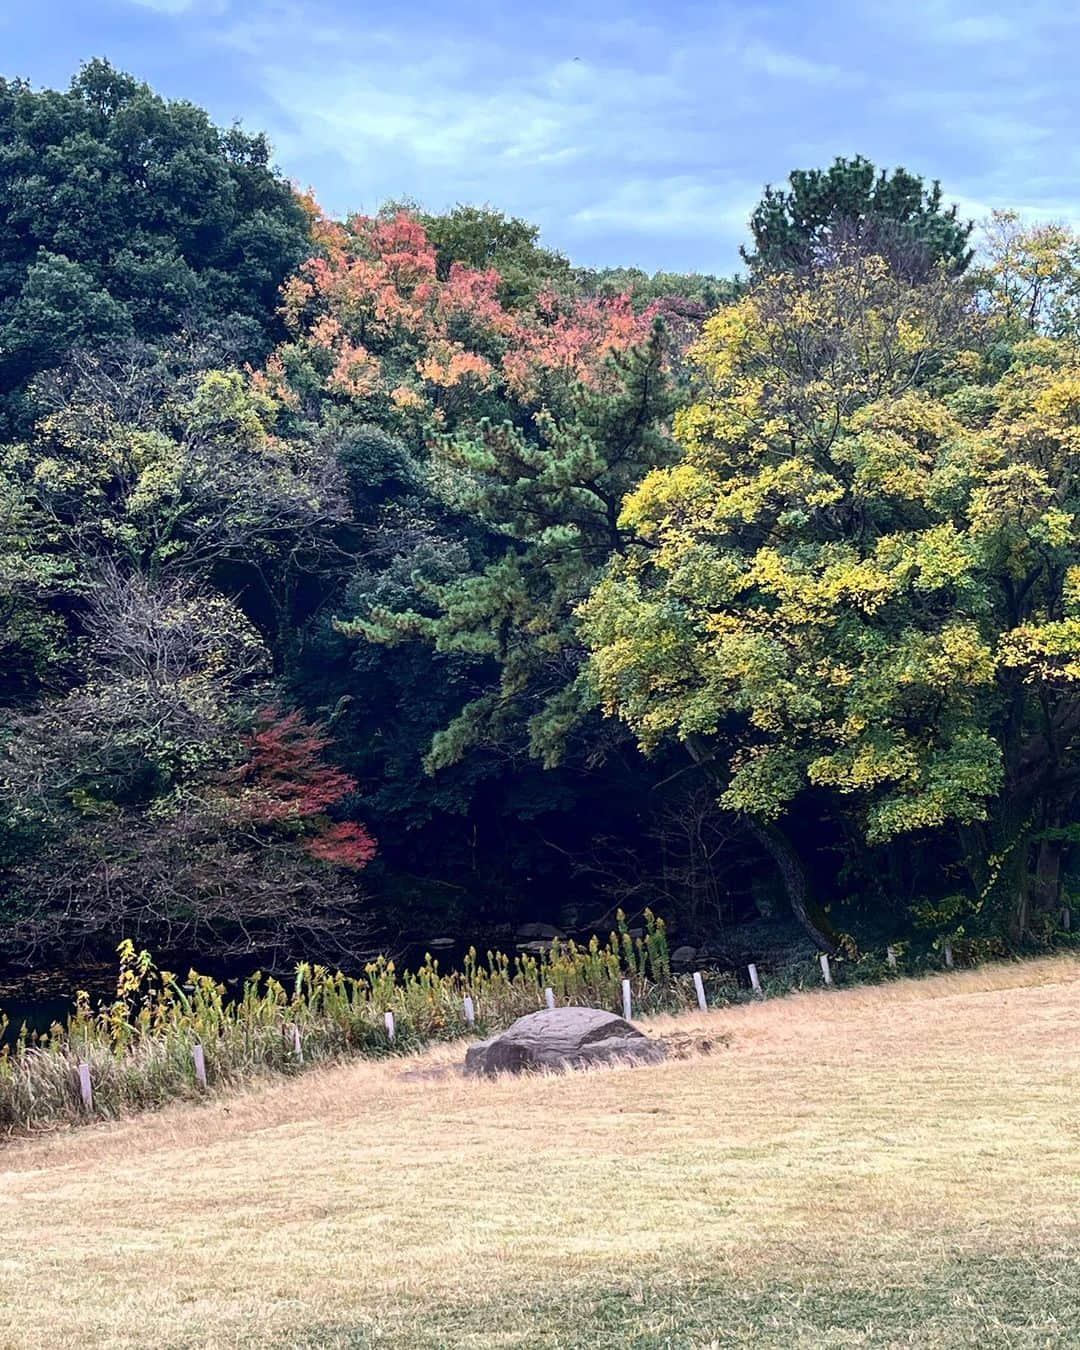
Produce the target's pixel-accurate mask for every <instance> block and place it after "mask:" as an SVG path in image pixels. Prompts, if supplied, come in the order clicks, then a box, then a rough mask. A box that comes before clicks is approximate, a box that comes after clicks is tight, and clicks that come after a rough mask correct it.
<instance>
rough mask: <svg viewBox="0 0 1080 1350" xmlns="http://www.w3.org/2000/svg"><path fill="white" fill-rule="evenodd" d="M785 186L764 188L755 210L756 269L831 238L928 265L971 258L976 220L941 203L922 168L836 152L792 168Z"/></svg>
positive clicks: (748, 257)
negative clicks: (827, 160) (821, 163)
mask: <svg viewBox="0 0 1080 1350" xmlns="http://www.w3.org/2000/svg"><path fill="white" fill-rule="evenodd" d="M788 184H789V186H788V187H786V188H774V187H772V186H769V187H766V189H765V194H764V196H763V197H762V199H761V201H760V202H759V203H758V204H757V206H756V207H755V208H754V211H753V214H752V215H751V217H750V230H751V233H752V234H753V236H754V247H753V249H749V250H748V249H746V248H743V249H742V250H741V252H742V256H743V258H744V259H745V261H746V262H747V263H749V265H750V267H751V268H752V269H753V270H754V272H756V273H757V272H767V271H775V270H778V269H779V270H784V269H787V268H792V267H803V266H806V265H807V264H809V263H811V262H813V261H814V258H815V256H816V255H817V254H818V253H819V251H820V250H821V249H822V248H827V247H828V246H829V245H830V244H831V243H844V244H847V243H851V242H852V241H853V239H854V240H858V241H860V242H862V243H863V244H864V245H865V246H867V247H868V248H869V249H870V250H871V251H873V252H880V253H883V254H885V255H886V256H890V257H891V258H892V259H894V260H895V261H898V262H901V263H903V264H905V270H908V271H912V270H914V271H916V272H919V271H923V272H925V270H926V268H927V267H928V266H932V265H933V264H935V263H938V262H941V263H944V264H945V266H946V267H947V268H948V270H949V271H950V272H953V273H957V274H958V273H960V272H963V271H964V270H965V269H966V268H967V266H968V264H969V263H970V262H971V259H972V250H971V249H970V248H969V246H968V241H969V238H970V236H971V231H972V224H971V222H970V221H962V220H959V219H958V218H957V207H956V205H955V204H954V205H952V206H950V207H945V206H943V204H942V196H941V184H940V183H939V182H938V181H937V180H936V179H935V180H934V181H933V182H932V183H931V184H930V185H929V186H927V184H926V181H925V180H924V179H923V178H920V177H919V176H918V175H917V174H913V173H908V171H907V170H906V169H903V168H897V169H893V170H892V171H891V172H890V171H889V170H887V169H877V168H876V167H875V166H874V165H873V164H872V163H871V162H870V160H868V159H865V158H864V157H863V156H862V155H856V156H855V157H854V158H853V159H844V158H843V157H838V158H837V159H836V160H834V161H833V163H832V164H831V165H830V166H829V168H827V169H795V170H794V171H793V172H792V173H791V174H790V175H789V177H788Z"/></svg>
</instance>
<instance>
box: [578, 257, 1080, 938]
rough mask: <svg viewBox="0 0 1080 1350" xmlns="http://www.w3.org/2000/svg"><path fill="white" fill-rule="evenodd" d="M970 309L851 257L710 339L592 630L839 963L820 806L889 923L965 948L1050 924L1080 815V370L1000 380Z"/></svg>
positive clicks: (1043, 367)
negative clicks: (797, 841) (762, 852)
mask: <svg viewBox="0 0 1080 1350" xmlns="http://www.w3.org/2000/svg"><path fill="white" fill-rule="evenodd" d="M970 294H971V293H970V289H969V288H967V287H964V286H962V285H960V284H959V283H957V282H955V281H950V280H949V279H948V277H947V276H945V275H944V274H935V275H932V276H931V277H930V278H928V279H926V280H923V281H921V282H911V281H903V280H901V279H898V278H897V276H896V274H895V273H894V272H893V270H892V269H891V268H890V266H889V265H888V263H887V262H886V261H885V260H883V259H880V258H873V257H867V256H866V255H865V254H864V253H862V252H861V251H860V250H858V249H856V250H853V251H852V252H851V253H849V254H848V255H847V257H846V259H844V260H842V261H840V262H839V263H837V264H836V265H835V266H833V267H831V268H829V269H826V270H824V271H820V270H819V271H816V272H815V273H813V274H811V275H804V274H794V275H792V274H774V275H771V276H767V277H765V278H764V279H763V280H762V281H761V282H759V284H758V285H757V286H756V287H755V288H754V289H753V290H752V291H751V292H750V293H749V294H748V296H747V297H746V298H745V299H744V300H742V301H741V302H739V303H738V304H737V305H735V306H733V307H731V308H729V309H728V310H725V311H721V312H720V313H719V314H718V315H717V316H715V317H714V318H713V319H712V320H710V321H709V323H708V324H707V325H706V331H705V336H704V339H703V341H702V343H701V344H700V346H699V348H698V350H697V361H698V363H699V366H700V369H701V375H702V379H703V381H704V385H703V396H702V397H701V398H700V399H699V400H698V401H697V402H695V403H693V404H691V405H690V406H688V407H686V408H684V409H681V410H680V412H679V414H678V416H677V419H676V431H677V436H678V439H679V441H680V443H681V445H682V450H683V454H682V458H681V460H680V461H679V463H677V464H676V465H674V466H672V467H670V468H666V469H664V468H662V469H658V470H656V471H654V472H653V473H652V474H650V475H648V476H647V477H646V478H645V480H644V481H643V483H642V484H641V485H640V487H639V488H638V489H637V491H636V492H635V493H633V494H632V495H631V496H630V497H629V498H628V499H627V502H626V504H625V506H624V509H623V513H622V518H621V521H622V525H623V527H624V528H625V529H627V530H633V531H635V532H636V533H637V535H638V536H639V537H640V540H641V544H640V546H639V547H637V548H635V549H631V550H629V551H628V552H627V554H626V555H625V556H623V557H620V558H618V559H616V561H615V562H614V564H613V565H612V567H611V569H610V571H609V573H608V575H607V576H606V577H605V579H604V580H603V581H602V582H601V583H600V584H599V585H598V587H597V588H596V590H595V591H594V593H593V595H592V597H591V598H590V599H589V601H588V602H587V604H586V605H585V607H584V610H583V617H584V622H585V629H586V633H587V635H588V637H589V640H590V642H591V644H592V648H593V653H594V655H593V662H592V673H593V678H594V679H595V681H596V684H597V687H598V689H599V691H600V693H601V696H602V698H603V700H604V703H605V705H606V707H607V708H608V710H609V711H610V712H611V713H613V714H615V715H618V716H619V717H621V718H622V719H623V720H625V721H626V722H627V723H628V724H629V725H630V726H631V727H632V728H633V729H634V731H635V733H636V735H637V737H638V739H639V742H640V743H641V745H642V746H643V748H645V749H646V750H653V749H655V748H656V747H657V746H659V745H661V744H663V743H664V742H666V741H668V740H669V739H672V740H676V741H678V742H681V743H682V744H684V745H686V746H687V747H688V748H689V749H690V750H691V752H692V753H693V754H695V755H696V756H697V757H698V758H699V759H700V760H701V761H703V762H705V763H707V764H708V765H709V767H710V769H711V770H712V772H713V773H714V775H715V777H716V780H717V790H718V792H719V793H720V794H721V797H722V800H723V801H724V803H725V804H726V805H727V806H728V807H729V808H730V809H732V810H734V811H736V812H738V813H741V814H742V815H743V816H744V817H745V818H746V819H748V821H749V822H750V823H751V824H752V826H753V827H754V828H755V830H756V831H757V833H758V835H759V837H760V838H761V839H762V842H763V843H765V844H766V846H768V847H769V848H770V849H771V851H772V854H773V856H774V858H775V859H776V861H777V863H778V864H779V866H780V867H781V869H782V871H783V872H784V874H785V879H786V881H787V883H788V887H789V892H790V894H791V898H792V901H793V904H794V905H795V907H796V909H797V910H798V911H799V912H800V915H801V917H802V918H803V919H804V922H806V923H807V926H808V928H809V929H810V930H811V931H812V932H814V933H816V935H817V937H818V939H819V940H820V941H821V943H822V945H826V946H827V945H829V944H830V943H832V942H834V941H835V937H834V936H833V934H832V933H831V932H830V931H829V930H828V928H827V927H826V924H825V922H824V920H823V919H822V917H821V915H820V914H819V913H817V912H815V910H814V909H813V907H812V898H813V897H812V894H811V884H810V883H811V880H812V877H811V876H810V875H808V871H807V868H806V866H805V859H804V858H800V857H799V856H798V851H797V849H796V848H794V847H793V845H792V841H791V839H790V838H788V837H786V836H785V833H784V830H783V826H784V824H785V823H787V822H790V820H791V819H792V812H793V811H796V810H798V808H799V804H800V802H805V801H806V800H807V799H808V798H809V797H812V796H814V795H817V796H819V797H820V796H824V798H825V800H827V801H828V802H829V803H830V809H831V811H832V813H833V815H834V817H835V818H838V819H840V820H841V821H842V822H843V825H842V827H846V829H847V832H846V834H845V840H846V841H848V842H849V845H850V846H851V847H852V848H853V849H854V850H856V851H857V850H862V851H863V857H864V866H863V879H864V882H865V883H866V884H867V886H868V890H869V892H870V893H871V894H872V893H874V890H875V887H876V888H877V893H878V894H879V895H880V896H881V903H882V904H884V905H885V906H886V916H885V917H886V918H888V907H890V906H891V907H892V909H893V914H892V918H891V919H888V921H889V922H892V923H894V924H897V925H899V924H900V923H903V924H905V925H908V924H910V923H911V922H912V921H913V919H915V920H919V921H921V922H924V923H927V924H929V925H930V926H931V927H932V929H933V930H934V931H942V930H943V929H944V930H945V931H948V932H950V933H954V934H955V933H961V932H963V931H964V930H965V925H966V926H967V928H968V930H969V931H972V930H978V929H980V928H981V929H982V930H983V931H987V932H994V931H997V932H1001V931H1007V932H1009V933H1011V934H1012V935H1013V936H1016V935H1019V934H1023V933H1025V932H1027V931H1028V930H1030V929H1031V928H1032V927H1033V926H1034V927H1038V926H1039V925H1042V924H1045V923H1046V922H1048V916H1049V915H1050V914H1051V911H1052V909H1053V906H1054V903H1055V897H1056V894H1057V889H1058V885H1059V878H1060V861H1061V856H1060V851H1061V836H1060V834H1055V831H1060V829H1061V828H1062V826H1063V825H1065V824H1067V823H1068V822H1069V821H1071V820H1072V819H1073V816H1074V812H1075V809H1076V804H1077V798H1076V791H1077V786H1078V776H1077V774H1078V771H1077V759H1076V753H1077V749H1078V748H1080V746H1078V743H1077V735H1078V732H1080V699H1078V697H1077V695H1078V693H1080V685H1078V684H1077V683H1076V681H1077V677H1078V672H1080V665H1077V664H1076V656H1077V652H1078V651H1080V648H1078V647H1077V645H1076V644H1077V641H1078V638H1077V634H1078V633H1080V626H1078V619H1077V617H1076V599H1075V596H1074V587H1075V579H1074V577H1075V565H1074V559H1075V550H1076V544H1077V528H1078V526H1077V522H1078V520H1080V514H1078V513H1080V499H1078V498H1077V490H1076V486H1075V483H1074V476H1073V474H1072V472H1071V468H1070V462H1071V461H1070V456H1071V454H1072V453H1073V450H1072V447H1073V444H1074V439H1075V423H1076V418H1077V415H1078V414H1077V406H1078V405H1077V392H1076V391H1077V389H1078V388H1080V383H1078V379H1077V372H1078V366H1077V361H1078V352H1077V348H1076V347H1075V346H1074V345H1072V344H1070V343H1065V342H1057V343H1055V342H1054V341H1051V340H1050V339H1047V338H1042V337H1038V338H1028V340H1027V341H1023V342H1019V343H1017V344H1016V345H1015V346H1014V347H1013V348H1012V351H1011V354H1010V356H1009V358H1008V364H1007V368H1006V369H1005V370H1004V373H1003V374H1001V375H1000V377H997V376H996V372H995V368H994V360H993V359H990V358H995V359H996V357H997V351H996V345H995V344H996V342H997V340H998V334H997V333H996V331H995V329H994V327H993V325H991V326H990V328H989V329H987V327H986V326H985V324H984V322H983V319H982V316H980V315H979V314H978V312H977V310H974V309H973V307H972V305H971V299H970ZM907 840H919V841H921V842H920V846H919V848H918V849H916V850H913V849H912V848H911V847H910V846H909V845H907V844H905V842H904V841H907ZM867 850H869V852H867ZM924 859H925V860H926V861H927V863H928V865H926V866H924V865H923V860H924ZM958 866H959V867H960V868H962V869H963V872H962V873H961V874H960V875H962V876H964V878H965V881H966V884H958V882H959V877H957V872H956V869H957V867H958ZM901 873H904V874H905V876H904V878H903V879H901ZM950 877H952V878H953V880H952V883H951V884H952V887H953V889H952V890H951V891H950V890H949V885H950V880H949V879H950ZM871 878H876V881H872V880H871ZM905 897H910V899H905ZM897 911H900V912H897ZM879 917H881V916H879Z"/></svg>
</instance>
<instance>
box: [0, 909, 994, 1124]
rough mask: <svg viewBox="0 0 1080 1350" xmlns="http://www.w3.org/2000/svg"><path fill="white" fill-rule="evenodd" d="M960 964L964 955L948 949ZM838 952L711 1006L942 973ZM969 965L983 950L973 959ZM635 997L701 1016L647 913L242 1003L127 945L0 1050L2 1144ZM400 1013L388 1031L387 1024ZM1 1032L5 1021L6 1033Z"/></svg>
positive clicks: (901, 952) (270, 989) (714, 985)
mask: <svg viewBox="0 0 1080 1350" xmlns="http://www.w3.org/2000/svg"><path fill="white" fill-rule="evenodd" d="M949 951H950V955H949V959H950V960H952V959H953V956H952V952H951V949H949ZM890 952H891V956H892V961H891V962H890V960H888V959H887V956H886V952H884V951H882V952H872V951H871V952H863V953H859V952H856V951H855V950H854V948H850V949H847V950H842V951H841V952H839V953H837V954H836V956H834V958H833V959H832V962H831V963H830V965H829V966H828V969H827V971H824V970H823V969H822V967H821V965H820V964H819V962H818V961H817V960H816V959H814V958H812V957H807V956H805V955H804V956H803V957H802V958H801V959H800V960H798V961H793V962H791V963H789V964H782V963H778V962H773V963H770V964H768V965H764V964H763V965H762V967H761V968H760V970H758V971H757V972H756V973H757V976H758V979H759V990H758V991H757V992H755V991H753V990H751V988H750V987H749V983H748V980H747V976H746V974H745V973H743V974H742V978H741V979H740V976H739V975H737V974H735V973H733V972H730V971H729V972H716V971H706V972H705V974H704V979H703V988H702V993H703V994H704V996H705V998H706V1001H707V1003H708V1005H709V1006H710V1007H714V1008H722V1007H730V1006H733V1005H735V1004H737V1003H739V1002H742V1001H745V1000H747V999H754V998H757V997H759V996H760V997H763V998H769V997H775V996H780V995H784V994H788V993H791V992H792V991H797V990H801V989H804V988H807V987H811V988H819V987H820V986H821V984H822V982H823V979H824V978H825V976H826V974H827V975H828V978H829V979H830V980H831V981H832V982H833V983H834V984H836V985H838V986H844V985H860V984H867V983H877V982H881V981H891V980H895V979H897V978H902V977H903V976H904V975H905V974H913V973H918V972H922V971H925V970H926V969H927V968H928V966H930V965H932V967H933V968H936V967H937V966H939V965H940V962H941V960H942V955H941V954H940V953H937V952H935V951H933V950H931V951H929V952H923V953H921V954H913V953H911V952H909V951H907V950H906V949H904V948H903V947H900V948H897V949H890ZM957 956H958V959H959V960H961V961H965V960H966V961H971V960H973V959H974V958H975V956H976V953H974V952H972V951H967V950H961V951H959V952H958V953H957ZM624 984H628V985H629V989H630V995H631V999H632V1008H633V1016H634V1017H635V1018H639V1017H642V1016H649V1015H651V1014H656V1013H662V1012H681V1011H686V1010H688V1009H693V1008H695V1007H697V1006H698V1002H699V995H698V991H697V989H696V987H695V983H694V979H693V976H692V975H690V974H685V973H684V974H678V973H674V972H673V971H672V968H671V960H670V957H669V953H668V942H667V935H666V931H665V927H664V923H663V920H661V919H658V918H656V917H655V916H654V915H652V914H651V913H650V912H649V911H646V913H645V925H644V930H643V931H642V932H641V933H639V934H631V933H630V932H629V931H628V928H627V924H626V921H625V918H624V916H623V915H622V914H621V913H620V914H619V916H618V930H617V931H616V932H613V933H612V934H611V935H610V937H609V938H608V940H607V942H606V943H602V942H600V941H599V940H598V939H597V938H593V939H592V940H591V941H590V942H589V943H588V944H587V945H578V944H576V943H574V942H556V943H554V944H553V945H552V946H551V947H550V948H549V949H548V950H547V951H545V952H544V953H542V954H541V955H539V956H531V955H528V954H521V955H518V956H516V957H513V958H511V957H509V956H506V955H505V954H501V953H496V952H488V953H487V954H486V956H485V957H484V958H482V959H481V958H480V957H479V956H478V954H477V953H476V952H475V951H471V952H470V953H469V954H468V955H467V956H466V959H465V961H464V963H463V966H462V968H461V969H460V970H458V971H454V972H452V973H443V972H441V971H440V969H439V965H438V962H437V961H434V960H432V958H431V957H430V956H428V957H427V960H426V962H425V964H424V965H423V966H422V967H421V968H420V969H419V970H416V971H406V972H403V973H399V972H398V971H396V970H395V967H394V964H393V962H391V961H386V960H382V959H380V960H378V961H376V962H373V963H371V964H370V965H368V966H367V968H366V970H365V972H364V974H363V975H361V976H360V977H358V978H352V977H349V976H346V975H343V974H341V973H340V972H335V971H331V970H328V969H325V968H324V967H321V966H313V965H309V964H301V965H300V966H298V967H297V969H296V973H295V977H294V979H293V980H292V981H291V982H290V984H289V985H288V986H286V985H284V984H282V983H281V982H280V981H279V980H276V979H273V978H266V977H263V976H262V975H260V974H258V973H256V974H255V975H253V976H252V977H251V978H250V979H249V980H247V981H246V982H245V983H244V985H243V986H242V988H241V989H240V990H239V992H238V993H237V994H236V996H233V995H232V994H230V992H229V991H228V990H227V989H226V987H225V985H223V984H221V983H219V982H217V981H215V980H213V979H211V978H209V977H207V976H203V975H199V974H197V973H196V972H195V971H191V972H189V974H188V976H187V977H186V979H184V980H181V979H179V978H177V976H176V975H174V974H170V973H169V972H167V971H159V970H158V969H157V968H156V967H155V965H154V963H153V960H152V959H151V957H150V955H149V954H148V953H146V952H137V951H136V950H135V949H134V947H133V946H132V945H131V944H130V943H125V944H123V945H122V946H121V948H120V964H119V975H118V980H117V987H116V996H115V998H114V999H111V1000H107V1001H103V1002H100V1003H98V1004H92V1002H91V1000H90V998H89V996H88V995H86V994H85V993H80V994H78V995H77V998H76V1011H75V1013H74V1015H72V1016H71V1017H70V1018H68V1019H67V1020H66V1021H65V1022H64V1023H63V1024H59V1023H57V1024H54V1026H53V1027H52V1029H51V1031H50V1032H49V1033H47V1034H45V1035H33V1036H31V1035H28V1034H26V1033H25V1031H24V1032H23V1034H22V1035H20V1036H18V1037H17V1038H16V1040H15V1042H14V1043H13V1044H12V1043H9V1044H7V1045H4V1046H2V1047H0V1134H5V1133H6V1134H16V1133H26V1132H33V1131H35V1130H47V1129H56V1128H59V1127H62V1126H65V1125H77V1124H87V1123H90V1122H91V1121H94V1120H103V1119H116V1118H117V1117H119V1116H122V1115H124V1114H127V1113H129V1112H131V1111H137V1110H144V1109H149V1108H156V1107H160V1106H162V1105H164V1104H165V1103H167V1102H170V1101H175V1100H178V1099H181V1100H183V1099H195V1098H201V1097H206V1096H213V1095H220V1094H222V1093H229V1092H234V1091H236V1090H237V1089H239V1088H241V1087H243V1086H244V1085H246V1084H249V1083H251V1082H253V1081H254V1080H256V1079H258V1078H260V1077H263V1076H266V1075H267V1074H282V1075H288V1076H292V1075H295V1074H298V1073H301V1072H305V1071H310V1070H311V1069H312V1068H313V1067H315V1066H318V1065H320V1064H327V1063H336V1062H340V1061H342V1060H346V1059H349V1058H354V1057H356V1056H362V1057H364V1058H369V1059H380V1058H385V1057H387V1056H391V1055H395V1054H401V1053H409V1052H412V1051H417V1050H419V1049H421V1048H423V1047H425V1046H428V1045H431V1044H433V1043H438V1042H440V1041H447V1040H457V1039H460V1038H462V1037H465V1036H469V1035H476V1034H487V1033H490V1032H494V1031H497V1030H499V1029H501V1028H503V1027H506V1026H508V1025H509V1024H510V1023H511V1022H512V1021H514V1019H515V1018H517V1017H520V1016H522V1015H523V1014H524V1013H528V1012H533V1011H535V1010H536V1009H537V1008H540V1007H543V1006H544V1003H545V995H546V991H548V990H550V991H551V995H552V997H553V998H554V1000H555V1002H556V1003H557V1004H559V1005H565V1004H571V1003H572V1004H584V1005H586V1006H589V1007H596V1008H606V1009H609V1010H610V1011H613V1012H619V1011H622V1009H623V997H624ZM388 1015H389V1017H391V1018H392V1025H388ZM4 1028H5V1023H4V1019H3V1015H2V1009H0V1033H2V1032H3V1031H4Z"/></svg>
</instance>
